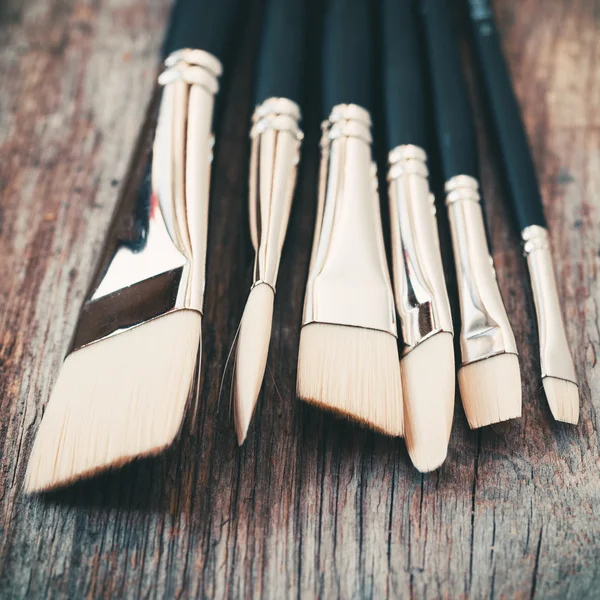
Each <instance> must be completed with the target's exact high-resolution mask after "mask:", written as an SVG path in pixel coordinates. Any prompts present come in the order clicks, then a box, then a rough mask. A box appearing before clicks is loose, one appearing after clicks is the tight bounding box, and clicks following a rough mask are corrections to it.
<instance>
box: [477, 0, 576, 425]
mask: <svg viewBox="0 0 600 600" xmlns="http://www.w3.org/2000/svg"><path fill="white" fill-rule="evenodd" d="M469 14H470V21H471V25H472V32H473V42H474V50H475V52H474V54H475V58H476V63H477V65H478V67H479V75H480V79H481V82H482V84H483V91H484V98H485V102H486V104H487V108H488V112H489V116H490V120H491V124H492V128H493V132H494V134H495V138H496V140H497V143H498V147H499V150H500V159H501V163H502V166H503V168H504V174H505V179H506V184H507V190H508V194H509V198H510V205H511V209H512V212H513V215H514V220H515V223H516V224H517V227H518V228H519V233H520V235H521V239H522V240H523V247H524V251H525V256H526V257H527V266H528V268H529V275H530V277H531V285H532V287H533V298H534V301H535V308H536V312H537V323H538V332H539V338H540V362H541V367H542V383H543V385H544V391H545V392H546V398H547V400H548V404H549V406H550V410H551V411H552V414H553V415H554V418H555V419H557V420H558V421H565V422H566V423H577V421H578V420H579V390H578V387H577V378H576V375H575V366H574V365H573V359H572V358H571V353H570V351H569V343H568V341H567V335H566V333H565V327H564V322H563V318H562V314H561V310H560V299H559V296H558V287H557V285H556V278H555V276H554V269H553V267H552V255H551V253H550V238H549V235H548V225H547V223H546V218H545V217H544V207H543V204H542V198H541V195H540V190H539V186H538V182H537V178H536V172H535V166H534V164H533V159H532V157H531V152H530V150H529V144H528V142H527V135H526V133H525V128H524V126H523V121H522V120H521V113H520V110H519V104H518V102H517V99H516V97H515V93H514V91H513V87H512V84H511V81H510V76H509V73H508V68H507V66H506V62H505V60H504V56H503V54H502V48H501V44H500V39H499V36H498V32H497V29H496V23H495V21H494V15H493V13H492V9H491V6H490V4H489V2H488V1H487V0H469Z"/></svg>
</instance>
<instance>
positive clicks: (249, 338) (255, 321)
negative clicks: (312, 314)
mask: <svg viewBox="0 0 600 600" xmlns="http://www.w3.org/2000/svg"><path fill="white" fill-rule="evenodd" d="M274 301H275V292H274V291H273V288H272V287H271V286H269V285H267V284H259V285H257V286H255V287H253V288H252V290H251V291H250V295H249V296H248V302H247V303H246V308H245V309H244V314H243V315H242V323H241V325H240V334H239V337H238V343H237V351H236V355H235V356H236V357H235V402H234V420H235V430H236V433H237V439H238V444H239V445H240V446H241V445H242V444H243V443H244V440H245V439H246V433H247V432H248V427H249V425H250V421H251V419H252V414H253V413H254V408H255V407H256V401H257V400H258V394H259V392H260V388H261V386H262V382H263V377H264V374H265V367H266V366H267V356H268V354H269V342H270V340H271V327H272V322H273V303H274Z"/></svg>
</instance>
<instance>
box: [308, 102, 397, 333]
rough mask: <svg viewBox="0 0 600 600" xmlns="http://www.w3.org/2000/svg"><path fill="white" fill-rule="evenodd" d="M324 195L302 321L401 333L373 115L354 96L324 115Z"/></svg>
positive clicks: (322, 143) (320, 199) (317, 222)
mask: <svg viewBox="0 0 600 600" xmlns="http://www.w3.org/2000/svg"><path fill="white" fill-rule="evenodd" d="M321 152H322V154H321V173H320V182H319V201H318V209H317V220H316V226H315V238H314V242H313V253H312V258H311V267H310V271H309V276H308V283H307V290H306V297H305V302H304V317H303V324H304V325H306V324H308V323H312V322H319V323H330V324H337V325H347V326H354V327H363V328H369V329H376V330H380V331H385V332H387V333H390V334H392V335H394V336H397V329H396V314H395V313H396V310H395V307H394V295H393V292H392V285H391V281H390V276H389V270H388V265H387V260H386V256H385V247H384V243H383V232H382V227H381V213H380V206H379V193H378V189H377V172H376V167H375V164H374V163H373V160H372V157H371V118H370V116H369V113H368V112H367V111H366V110H364V109H363V108H361V107H359V106H356V105H354V104H348V105H346V104H343V105H338V106H336V107H334V109H333V110H332V112H331V115H330V117H329V119H328V120H327V121H325V123H323V136H322V138H321Z"/></svg>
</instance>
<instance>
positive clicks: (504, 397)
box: [458, 353, 521, 429]
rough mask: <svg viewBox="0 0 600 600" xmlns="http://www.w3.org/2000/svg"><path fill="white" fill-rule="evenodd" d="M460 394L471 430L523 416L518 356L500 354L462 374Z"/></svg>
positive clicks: (476, 364) (466, 368) (459, 382)
mask: <svg viewBox="0 0 600 600" xmlns="http://www.w3.org/2000/svg"><path fill="white" fill-rule="evenodd" d="M458 385H459V388H460V395H461V398H462V402H463V407H464V409H465V414H466V415H467V420H468V421H469V426H470V427H471V429H476V428H478V427H484V426H486V425H491V424H492V423H499V422H501V421H507V420H508V419H516V418H518V417H520V416H521V373H520V371H519V359H518V357H517V355H516V354H508V353H504V354H496V355H494V356H492V357H490V358H486V359H484V360H480V361H477V362H474V363H469V364H467V365H464V366H463V367H461V369H460V370H459V371H458Z"/></svg>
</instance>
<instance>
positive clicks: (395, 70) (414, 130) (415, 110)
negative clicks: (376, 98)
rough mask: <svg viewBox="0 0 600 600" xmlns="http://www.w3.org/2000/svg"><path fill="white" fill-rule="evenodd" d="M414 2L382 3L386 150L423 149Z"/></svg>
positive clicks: (424, 121)
mask: <svg viewBox="0 0 600 600" xmlns="http://www.w3.org/2000/svg"><path fill="white" fill-rule="evenodd" d="M418 16H419V15H418V14H417V11H416V6H415V3H414V1H413V0H381V31H382V34H383V44H382V48H383V89H384V102H385V121H386V134H387V143H388V148H389V149H393V148H395V147H396V146H400V145H402V144H414V145H416V146H419V147H421V148H425V146H426V141H427V117H426V105H425V91H424V81H423V79H424V71H423V69H424V66H425V65H424V63H423V60H422V56H423V53H422V51H421V44H420V37H419V20H418Z"/></svg>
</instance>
